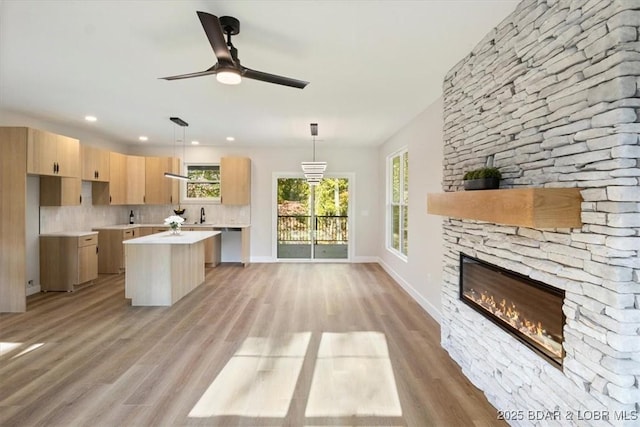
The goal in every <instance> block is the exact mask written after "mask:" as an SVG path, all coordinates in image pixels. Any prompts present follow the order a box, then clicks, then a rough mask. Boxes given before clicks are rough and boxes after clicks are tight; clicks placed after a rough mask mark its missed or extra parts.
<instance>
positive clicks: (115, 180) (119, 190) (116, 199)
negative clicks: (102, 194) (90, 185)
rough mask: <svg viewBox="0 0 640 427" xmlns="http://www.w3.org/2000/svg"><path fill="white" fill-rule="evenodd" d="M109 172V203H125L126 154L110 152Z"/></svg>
mask: <svg viewBox="0 0 640 427" xmlns="http://www.w3.org/2000/svg"><path fill="white" fill-rule="evenodd" d="M109 172H110V179H109V199H110V200H109V203H110V204H112V205H125V204H127V156H126V155H124V154H120V153H114V152H112V153H110V154H109ZM94 185H95V184H94Z"/></svg>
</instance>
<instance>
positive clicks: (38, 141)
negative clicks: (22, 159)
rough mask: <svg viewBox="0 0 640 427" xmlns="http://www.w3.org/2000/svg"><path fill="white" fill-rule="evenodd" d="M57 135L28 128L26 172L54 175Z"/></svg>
mask: <svg viewBox="0 0 640 427" xmlns="http://www.w3.org/2000/svg"><path fill="white" fill-rule="evenodd" d="M56 136H57V135H55V134H52V133H49V132H44V131H41V130H38V129H29V131H28V135H27V173H30V174H34V175H56V167H55V166H56V155H57V138H56Z"/></svg>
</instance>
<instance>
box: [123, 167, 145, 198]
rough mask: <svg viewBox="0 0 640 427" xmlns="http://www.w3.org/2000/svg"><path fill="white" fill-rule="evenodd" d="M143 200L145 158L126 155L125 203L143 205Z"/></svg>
mask: <svg viewBox="0 0 640 427" xmlns="http://www.w3.org/2000/svg"><path fill="white" fill-rule="evenodd" d="M144 200H145V158H144V157H142V156H127V204H128V205H143V204H144Z"/></svg>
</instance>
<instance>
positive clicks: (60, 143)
mask: <svg viewBox="0 0 640 427" xmlns="http://www.w3.org/2000/svg"><path fill="white" fill-rule="evenodd" d="M56 163H57V168H58V172H57V173H56V175H59V176H65V177H71V178H80V142H79V141H78V140H77V139H73V138H69V137H67V136H62V135H56Z"/></svg>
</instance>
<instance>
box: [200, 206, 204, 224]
mask: <svg viewBox="0 0 640 427" xmlns="http://www.w3.org/2000/svg"><path fill="white" fill-rule="evenodd" d="M203 223H204V207H202V208H200V224H203Z"/></svg>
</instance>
